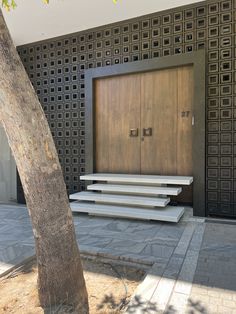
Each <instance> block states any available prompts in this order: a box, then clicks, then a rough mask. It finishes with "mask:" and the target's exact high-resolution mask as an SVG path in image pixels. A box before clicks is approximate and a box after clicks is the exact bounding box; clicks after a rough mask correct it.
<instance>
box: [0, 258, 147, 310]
mask: <svg viewBox="0 0 236 314" xmlns="http://www.w3.org/2000/svg"><path fill="white" fill-rule="evenodd" d="M83 268H84V275H85V280H86V285H87V290H88V294H89V306H90V313H91V314H117V313H122V309H123V308H124V305H125V304H127V302H128V301H129V299H130V297H131V295H132V294H133V292H134V290H135V289H136V287H137V286H138V284H139V283H140V281H141V279H142V278H143V275H144V272H143V271H141V270H137V269H132V268H130V267H127V266H123V265H122V266H120V265H119V266H118V265H115V264H113V263H110V262H109V263H102V262H100V261H98V260H88V259H83ZM0 313H1V314H3V313H4V314H8V313H9V314H10V313H17V314H42V313H44V311H43V309H42V308H41V307H40V306H39V301H38V294H37V267H36V263H35V261H31V262H29V263H27V264H25V265H24V266H23V267H21V268H20V269H19V270H17V271H15V272H13V273H11V274H9V275H8V276H6V277H3V278H0ZM53 313H55V312H54V311H53ZM56 313H62V312H61V311H60V309H58V311H57V312H56Z"/></svg>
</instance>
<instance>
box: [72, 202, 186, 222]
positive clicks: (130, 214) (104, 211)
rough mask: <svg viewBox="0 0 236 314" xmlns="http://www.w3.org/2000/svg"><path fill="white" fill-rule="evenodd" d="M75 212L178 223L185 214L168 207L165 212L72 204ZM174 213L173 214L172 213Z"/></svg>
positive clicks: (182, 209) (181, 210)
mask: <svg viewBox="0 0 236 314" xmlns="http://www.w3.org/2000/svg"><path fill="white" fill-rule="evenodd" d="M71 209H72V211H73V212H78V213H88V214H90V215H94V216H96V215H98V216H109V217H119V218H131V219H132V218H135V219H142V220H157V221H167V222H175V223H176V222H178V221H179V219H180V218H181V216H182V215H183V213H184V208H183V207H182V208H181V207H178V208H177V207H173V208H171V206H168V207H167V208H166V209H165V211H163V210H156V209H155V210H151V209H149V210H147V209H140V208H128V207H117V206H106V205H104V206H103V205H96V204H89V203H88V204H80V203H71ZM170 212H172V213H170Z"/></svg>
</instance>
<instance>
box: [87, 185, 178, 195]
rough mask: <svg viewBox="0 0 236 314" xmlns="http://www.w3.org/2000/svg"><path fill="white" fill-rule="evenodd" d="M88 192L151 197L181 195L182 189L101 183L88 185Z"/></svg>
mask: <svg viewBox="0 0 236 314" xmlns="http://www.w3.org/2000/svg"><path fill="white" fill-rule="evenodd" d="M87 190H90V191H105V192H116V193H127V194H128V193H133V194H149V195H179V194H180V193H181V192H182V188H181V187H155V186H141V185H123V184H122V185H118V184H99V183H97V184H91V185H88V186H87Z"/></svg>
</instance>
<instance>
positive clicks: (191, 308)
mask: <svg viewBox="0 0 236 314" xmlns="http://www.w3.org/2000/svg"><path fill="white" fill-rule="evenodd" d="M197 313H201V314H207V313H208V311H207V309H206V308H205V306H204V305H203V304H202V302H201V301H199V300H197V301H194V300H192V299H189V300H188V310H187V314H197Z"/></svg>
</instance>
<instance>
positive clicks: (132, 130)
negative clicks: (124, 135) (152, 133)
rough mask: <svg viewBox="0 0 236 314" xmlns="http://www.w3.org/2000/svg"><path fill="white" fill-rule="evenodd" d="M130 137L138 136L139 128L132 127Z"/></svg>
mask: <svg viewBox="0 0 236 314" xmlns="http://www.w3.org/2000/svg"><path fill="white" fill-rule="evenodd" d="M129 136H130V137H137V136H138V129H130V130H129Z"/></svg>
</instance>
